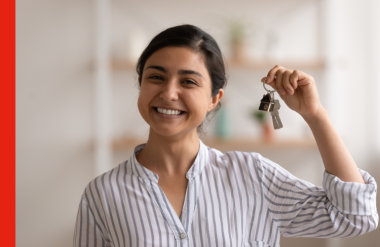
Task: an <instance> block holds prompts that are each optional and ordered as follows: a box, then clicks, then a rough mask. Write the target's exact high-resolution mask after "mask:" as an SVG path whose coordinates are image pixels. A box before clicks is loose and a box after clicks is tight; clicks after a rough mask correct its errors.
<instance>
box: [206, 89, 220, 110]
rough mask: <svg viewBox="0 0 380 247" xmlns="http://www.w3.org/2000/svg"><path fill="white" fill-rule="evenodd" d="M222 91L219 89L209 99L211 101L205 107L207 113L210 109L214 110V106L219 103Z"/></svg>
mask: <svg viewBox="0 0 380 247" xmlns="http://www.w3.org/2000/svg"><path fill="white" fill-rule="evenodd" d="M223 95H224V91H223V89H219V92H218V93H217V94H216V95H215V96H212V97H211V100H210V102H209V104H208V107H207V112H209V111H212V109H214V108H215V106H216V105H217V104H218V103H219V101H220V100H221V99H222V98H223Z"/></svg>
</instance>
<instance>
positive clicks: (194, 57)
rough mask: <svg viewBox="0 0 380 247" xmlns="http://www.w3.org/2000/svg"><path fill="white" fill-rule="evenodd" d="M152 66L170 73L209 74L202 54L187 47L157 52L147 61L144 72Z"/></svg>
mask: <svg viewBox="0 0 380 247" xmlns="http://www.w3.org/2000/svg"><path fill="white" fill-rule="evenodd" d="M151 66H161V67H163V68H165V69H166V70H168V71H169V70H177V71H178V70H194V71H198V72H200V73H201V74H202V75H204V74H205V73H207V74H208V71H207V68H206V65H205V61H204V58H203V56H202V54H201V53H198V52H194V51H192V50H191V49H190V48H187V47H164V48H161V49H159V50H157V51H156V52H154V53H153V54H152V55H151V56H150V57H149V58H148V59H147V61H146V63H145V66H144V71H145V70H146V69H147V68H148V67H151ZM202 72H203V73H202ZM204 77H205V75H204Z"/></svg>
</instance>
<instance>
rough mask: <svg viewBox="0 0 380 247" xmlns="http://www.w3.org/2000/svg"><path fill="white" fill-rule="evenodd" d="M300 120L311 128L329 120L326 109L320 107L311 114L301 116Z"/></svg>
mask: <svg viewBox="0 0 380 247" xmlns="http://www.w3.org/2000/svg"><path fill="white" fill-rule="evenodd" d="M301 116H302V118H303V119H304V120H305V121H306V123H307V124H308V125H309V126H310V127H312V126H313V125H316V124H318V123H321V122H325V121H326V120H328V119H329V114H328V113H327V111H326V109H325V108H324V107H323V106H322V105H321V106H320V107H319V108H318V110H317V111H315V112H314V113H312V114H301Z"/></svg>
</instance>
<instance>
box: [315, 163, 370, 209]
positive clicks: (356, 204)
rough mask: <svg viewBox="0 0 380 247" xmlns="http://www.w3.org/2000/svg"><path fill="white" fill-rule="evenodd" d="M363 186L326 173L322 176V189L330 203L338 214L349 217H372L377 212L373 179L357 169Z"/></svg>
mask: <svg viewBox="0 0 380 247" xmlns="http://www.w3.org/2000/svg"><path fill="white" fill-rule="evenodd" d="M359 171H360V173H361V174H362V176H363V179H364V182H365V184H361V183H355V182H344V181H342V180H340V179H339V178H338V177H337V176H334V175H332V174H330V173H328V172H326V171H324V174H323V188H324V190H325V191H326V195H327V197H328V199H329V200H330V201H331V203H332V204H333V205H334V207H336V208H337V209H338V211H339V212H341V213H343V214H349V215H363V216H364V215H373V214H375V213H376V212H377V208H376V192H377V184H376V181H375V179H374V178H373V177H372V176H371V175H370V174H369V173H368V172H366V171H363V170H361V169H359Z"/></svg>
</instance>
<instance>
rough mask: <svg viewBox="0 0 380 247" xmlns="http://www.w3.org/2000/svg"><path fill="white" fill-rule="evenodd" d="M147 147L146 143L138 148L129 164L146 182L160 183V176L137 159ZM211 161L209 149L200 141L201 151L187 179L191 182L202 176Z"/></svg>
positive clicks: (188, 172) (187, 174) (134, 172)
mask: <svg viewBox="0 0 380 247" xmlns="http://www.w3.org/2000/svg"><path fill="white" fill-rule="evenodd" d="M145 145H146V143H144V144H140V145H138V146H136V147H135V149H134V152H133V154H132V155H131V157H130V158H129V164H130V165H131V168H132V173H133V174H134V175H136V176H138V177H140V178H142V179H144V180H148V181H150V182H155V183H158V175H157V174H156V173H154V172H152V171H151V170H149V169H148V168H145V167H144V166H142V165H141V164H140V163H139V162H138V161H137V159H136V155H137V154H138V153H139V152H141V150H142V149H143V148H144V147H145ZM209 161H210V158H209V151H208V147H207V146H206V145H205V144H204V143H203V142H202V141H201V140H199V150H198V154H197V157H196V158H195V160H194V163H193V164H192V165H191V167H190V169H189V170H188V171H187V173H186V178H187V179H188V180H190V179H193V178H194V177H195V176H197V175H199V174H201V172H202V170H203V168H204V167H205V166H206V165H207V164H208V163H209Z"/></svg>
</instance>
